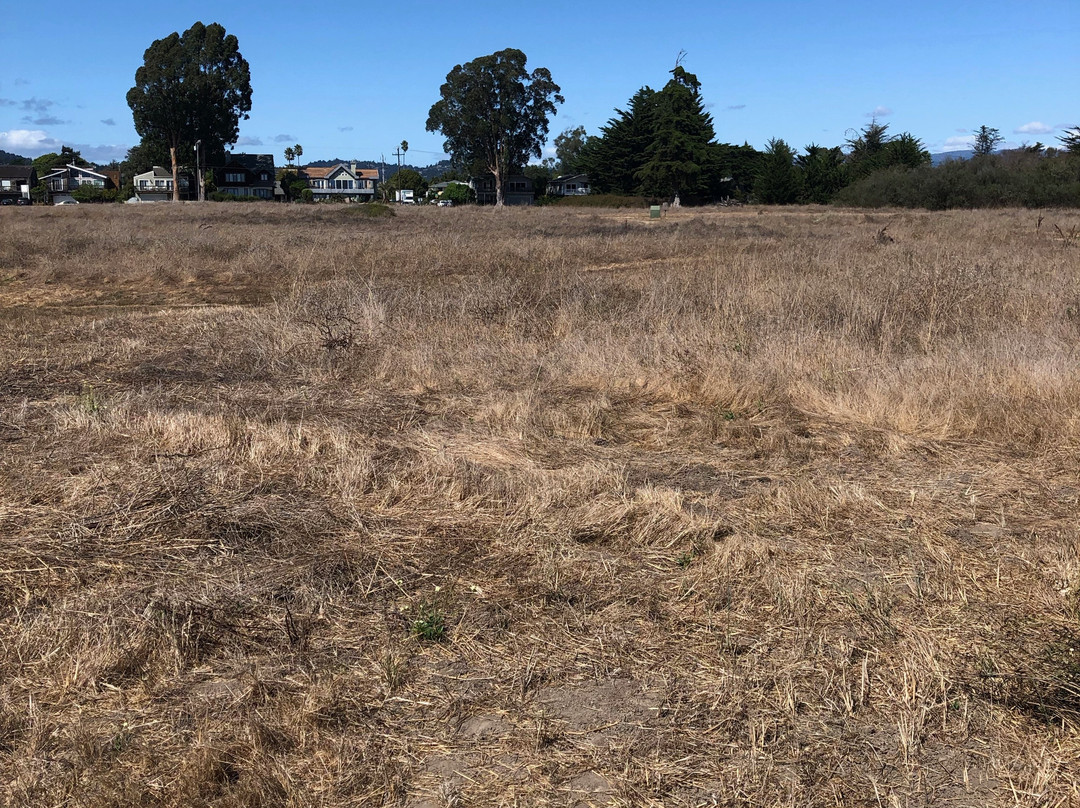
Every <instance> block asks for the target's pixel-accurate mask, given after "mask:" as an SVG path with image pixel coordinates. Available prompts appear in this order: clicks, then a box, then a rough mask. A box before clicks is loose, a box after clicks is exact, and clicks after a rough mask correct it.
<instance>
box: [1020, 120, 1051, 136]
mask: <svg viewBox="0 0 1080 808" xmlns="http://www.w3.org/2000/svg"><path fill="white" fill-rule="evenodd" d="M1053 131H1054V127H1052V126H1047V125H1046V124H1045V123H1042V122H1041V121H1032V122H1031V123H1025V124H1024V125H1023V126H1018V127H1016V129H1013V134H1016V135H1048V134H1050V133H1051V132H1053Z"/></svg>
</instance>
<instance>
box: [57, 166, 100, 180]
mask: <svg viewBox="0 0 1080 808" xmlns="http://www.w3.org/2000/svg"><path fill="white" fill-rule="evenodd" d="M64 168H66V169H68V170H69V171H81V172H82V173H83V174H93V175H94V176H95V177H101V178H102V179H103V180H104V179H108V177H106V176H105V175H104V174H102V173H101V172H99V171H94V169H92V168H87V167H86V166H73V165H72V164H71V163H68V164H67V165H66V166H64Z"/></svg>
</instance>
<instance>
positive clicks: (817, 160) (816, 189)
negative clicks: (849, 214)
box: [795, 143, 844, 205]
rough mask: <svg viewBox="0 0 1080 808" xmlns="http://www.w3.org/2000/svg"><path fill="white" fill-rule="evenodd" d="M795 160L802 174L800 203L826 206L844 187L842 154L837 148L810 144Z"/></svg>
mask: <svg viewBox="0 0 1080 808" xmlns="http://www.w3.org/2000/svg"><path fill="white" fill-rule="evenodd" d="M805 152H806V153H805V154H801V155H799V156H798V157H796V158H795V164H796V165H797V166H798V168H799V171H800V172H801V174H802V196H801V198H800V201H801V202H809V203H812V204H817V205H827V204H828V203H829V202H830V201H832V198H833V194H835V193H836V192H837V191H839V190H840V189H841V188H843V187H844V153H843V152H842V151H841V150H840V147H839V146H833V147H832V148H826V147H825V146H818V145H817V144H816V143H811V144H810V145H809V146H807V147H806V149H805Z"/></svg>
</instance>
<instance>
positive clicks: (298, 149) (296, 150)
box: [292, 143, 304, 165]
mask: <svg viewBox="0 0 1080 808" xmlns="http://www.w3.org/2000/svg"><path fill="white" fill-rule="evenodd" d="M292 149H293V154H294V155H296V164H297V165H300V158H301V157H303V156H304V147H303V146H301V145H300V144H299V143H297V144H296V145H295V146H293V147H292Z"/></svg>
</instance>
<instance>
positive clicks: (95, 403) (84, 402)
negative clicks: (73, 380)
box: [79, 384, 105, 415]
mask: <svg viewBox="0 0 1080 808" xmlns="http://www.w3.org/2000/svg"><path fill="white" fill-rule="evenodd" d="M79 407H80V408H81V409H82V410H84V411H85V412H88V413H89V414H90V415H99V414H100V413H101V412H102V411H103V410H104V409H105V402H104V401H103V400H102V398H101V396H100V395H99V394H98V393H97V391H95V390H94V387H93V385H90V384H84V385H83V386H82V390H81V391H80V392H79Z"/></svg>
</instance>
